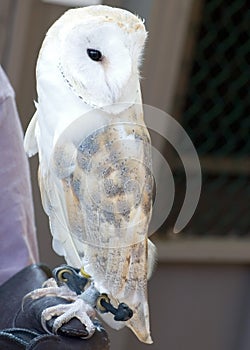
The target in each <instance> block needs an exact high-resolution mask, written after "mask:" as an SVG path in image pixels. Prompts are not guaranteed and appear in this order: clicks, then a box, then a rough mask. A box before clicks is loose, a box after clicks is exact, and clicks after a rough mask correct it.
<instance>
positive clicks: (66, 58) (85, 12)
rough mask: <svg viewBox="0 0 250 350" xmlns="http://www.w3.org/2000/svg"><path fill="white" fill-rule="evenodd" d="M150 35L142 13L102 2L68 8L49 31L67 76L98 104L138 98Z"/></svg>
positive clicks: (88, 99) (74, 87)
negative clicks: (144, 54)
mask: <svg viewBox="0 0 250 350" xmlns="http://www.w3.org/2000/svg"><path fill="white" fill-rule="evenodd" d="M146 36H147V33H146V30H145V27H144V24H143V22H142V21H141V20H140V19H139V18H138V17H137V16H135V15H133V14H132V13H130V12H128V11H126V10H122V9H118V8H112V7H108V6H101V5H100V6H89V7H85V8H79V9H73V10H69V11H67V12H66V13H65V14H64V15H63V16H62V17H61V18H60V19H59V20H58V21H57V22H55V24H54V25H53V26H52V27H51V29H50V30H49V32H48V35H47V37H48V38H49V37H53V40H54V42H57V44H56V45H55V46H54V50H57V51H58V52H57V55H58V69H60V71H61V74H62V75H63V77H64V79H65V82H66V83H67V84H68V85H69V86H70V88H71V89H72V90H73V91H74V93H75V94H77V95H78V96H79V97H80V98H82V99H83V100H84V101H85V102H87V103H89V104H92V105H95V106H97V107H100V106H106V105H111V104H114V103H119V102H134V101H130V100H131V99H133V98H134V96H135V95H136V89H137V88H138V79H139V66H140V63H141V56H142V51H143V47H144V43H145V39H146ZM58 45H59V46H58Z"/></svg>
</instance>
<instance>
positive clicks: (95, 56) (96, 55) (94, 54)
mask: <svg viewBox="0 0 250 350" xmlns="http://www.w3.org/2000/svg"><path fill="white" fill-rule="evenodd" d="M87 54H88V56H89V58H91V59H92V60H93V61H96V62H98V61H101V60H102V53H101V52H100V51H99V50H95V49H87Z"/></svg>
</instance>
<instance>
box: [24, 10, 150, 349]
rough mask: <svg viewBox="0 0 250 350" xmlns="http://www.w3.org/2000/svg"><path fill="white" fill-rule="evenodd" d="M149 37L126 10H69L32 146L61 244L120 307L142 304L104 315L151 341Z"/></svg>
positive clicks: (46, 74) (41, 77) (56, 39)
mask: <svg viewBox="0 0 250 350" xmlns="http://www.w3.org/2000/svg"><path fill="white" fill-rule="evenodd" d="M145 38H146V32H145V28H144V25H143V23H142V21H141V20H140V19H139V18H137V17H136V16H134V15H132V14H131V13H129V12H127V11H124V10H121V9H114V8H110V7H107V6H94V7H87V8H83V9H76V10H70V11H68V12H66V14H65V15H64V16H62V17H61V18H60V19H59V20H58V21H57V22H56V23H55V24H54V25H53V26H52V27H51V29H50V30H49V32H48V34H47V37H46V39H45V41H44V43H43V46H42V49H41V52H40V55H39V59H38V63H37V90H38V104H37V106H36V107H37V112H36V114H35V116H34V117H33V120H32V121H31V124H30V126H29V128H28V130H27V133H26V138H25V147H26V150H27V152H28V154H29V155H32V154H34V153H36V152H37V151H38V153H39V161H40V168H39V183H40V189H41V196H42V201H43V206H44V209H45V211H46V213H47V214H48V216H49V218H50V227H51V232H52V234H53V246H54V249H55V250H56V252H57V253H58V254H61V255H64V256H65V259H66V261H67V263H68V264H69V265H72V266H75V267H78V268H79V267H81V266H84V269H85V271H86V272H87V273H88V274H90V275H91V276H92V277H93V280H94V282H95V285H96V287H97V288H98V290H99V291H100V292H101V293H107V294H108V295H109V297H110V298H111V300H112V301H113V303H114V304H115V305H118V304H119V303H120V302H125V303H127V304H128V305H129V307H130V308H131V309H132V310H133V312H134V315H133V317H132V318H131V319H130V320H128V321H126V322H117V321H114V320H113V319H112V318H111V317H110V316H109V315H103V317H104V319H105V320H106V321H107V322H108V323H109V324H110V325H111V327H113V328H117V329H119V328H121V327H122V326H124V325H126V326H128V327H130V328H131V329H132V330H133V331H134V333H135V334H136V335H137V336H138V338H139V339H140V340H141V341H144V342H146V343H150V342H151V337H150V330H149V312H148V302H147V278H148V276H149V275H150V274H151V272H152V265H153V260H154V246H153V244H152V243H151V242H149V241H148V239H147V231H148V225H149V220H150V217H151V210H152V186H153V179H152V174H151V151H150V138H149V134H148V131H147V129H146V126H145V124H144V120H143V110H142V106H141V94H140V84H139V72H138V66H139V63H140V56H141V52H142V49H143V46H144V41H145ZM69 39H72V40H69ZM81 43H83V44H82V46H83V47H82V48H81V50H80V51H79V45H81ZM84 43H85V44H84ZM84 45H86V46H84ZM88 47H94V48H97V49H98V50H100V51H102V53H103V57H104V58H103V60H102V62H98V63H97V62H94V64H93V62H89V58H88V57H85V56H84V55H86V52H85V49H86V48H88ZM84 48H85V49H84ZM74 54H75V57H74ZM81 55H82V56H81ZM72 56H73V57H72ZM78 56H79V58H81V59H80V60H79V61H78ZM77 69H78V73H79V74H76V71H77ZM148 250H149V251H148Z"/></svg>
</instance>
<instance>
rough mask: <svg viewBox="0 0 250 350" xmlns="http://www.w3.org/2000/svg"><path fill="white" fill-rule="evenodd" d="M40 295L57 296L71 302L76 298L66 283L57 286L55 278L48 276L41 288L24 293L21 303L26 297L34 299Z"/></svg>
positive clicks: (40, 296)
mask: <svg viewBox="0 0 250 350" xmlns="http://www.w3.org/2000/svg"><path fill="white" fill-rule="evenodd" d="M42 297H59V298H63V299H66V300H68V301H70V302H72V301H75V300H76V298H77V294H76V293H75V292H73V291H72V290H71V289H69V288H68V286H67V285H62V286H60V287H58V285H57V282H56V281H55V279H54V278H49V279H48V280H47V281H45V282H44V283H43V286H42V288H38V289H35V290H33V291H31V292H30V293H28V294H26V295H25V297H24V298H23V304H24V302H25V300H26V299H27V298H31V299H33V300H36V299H39V298H42Z"/></svg>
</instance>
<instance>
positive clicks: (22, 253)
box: [0, 66, 38, 284]
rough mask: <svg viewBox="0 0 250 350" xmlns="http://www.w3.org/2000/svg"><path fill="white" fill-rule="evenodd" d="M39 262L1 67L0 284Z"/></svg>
mask: <svg viewBox="0 0 250 350" xmlns="http://www.w3.org/2000/svg"><path fill="white" fill-rule="evenodd" d="M37 261H38V249H37V241H36V232H35V224H34V208H33V201H32V192H31V183H30V173H29V165H28V160H27V157H26V155H25V152H24V147H23V131H22V128H21V124H20V120H19V117H18V113H17V109H16V104H15V95H14V91H13V89H12V87H11V85H10V83H9V80H8V78H7V77H6V75H5V73H4V71H3V69H2V68H1V66H0V284H2V283H3V282H4V281H6V280H7V279H9V278H10V277H11V276H12V275H14V274H15V273H16V272H18V271H20V270H21V269H22V268H24V267H25V266H27V265H29V264H31V263H34V262H37Z"/></svg>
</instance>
